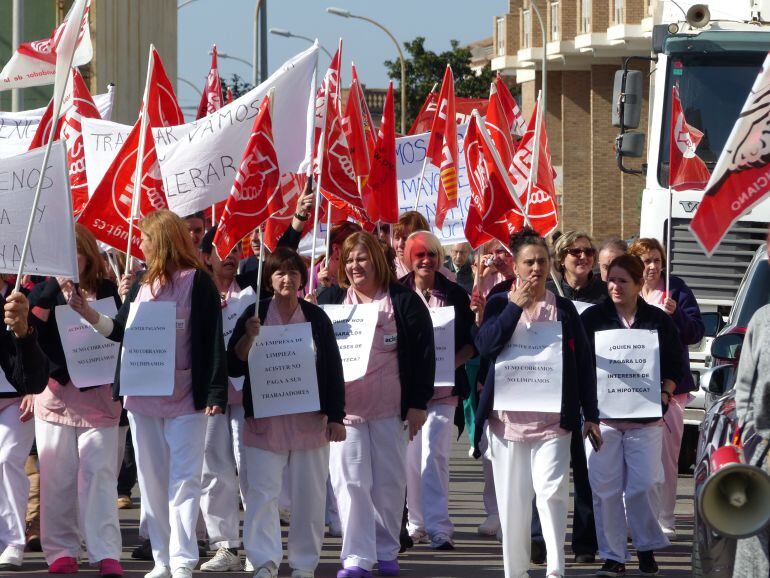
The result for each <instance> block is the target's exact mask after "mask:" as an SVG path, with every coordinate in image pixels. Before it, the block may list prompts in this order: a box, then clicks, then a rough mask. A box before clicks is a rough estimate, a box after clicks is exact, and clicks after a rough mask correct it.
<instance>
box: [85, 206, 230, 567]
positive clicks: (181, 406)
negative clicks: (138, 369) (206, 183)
mask: <svg viewBox="0 0 770 578" xmlns="http://www.w3.org/2000/svg"><path fill="white" fill-rule="evenodd" d="M139 229H140V231H141V233H142V241H141V245H140V247H141V250H142V252H143V253H144V256H145V259H146V261H147V271H146V272H145V273H144V274H143V275H140V276H137V280H136V281H135V282H134V284H133V285H132V287H131V290H130V291H129V293H128V295H127V297H126V300H125V302H124V303H123V306H122V307H121V308H120V310H119V311H118V314H117V316H116V317H114V318H110V317H107V316H105V315H101V314H99V313H97V312H96V311H94V310H93V309H92V308H91V307H90V306H89V305H88V302H87V301H86V300H85V298H83V296H82V295H80V294H74V295H73V296H72V298H71V299H70V305H71V306H72V308H73V309H74V310H75V311H77V312H78V313H80V314H81V315H82V316H83V317H84V318H85V319H86V320H87V321H88V322H89V323H91V324H92V325H93V326H94V327H95V328H96V329H97V331H99V332H100V333H101V334H102V335H104V336H106V337H108V338H109V339H111V340H113V341H122V340H123V336H124V334H125V332H126V330H127V323H128V318H129V311H130V310H131V305H132V304H134V305H135V306H138V307H139V308H140V307H141V304H143V303H148V302H158V303H163V302H166V303H171V304H173V308H174V310H175V313H176V324H175V327H174V328H172V329H171V330H172V331H174V333H175V336H176V338H175V344H174V348H173V351H174V358H175V361H174V380H173V381H174V382H173V384H157V386H155V385H154V384H153V386H154V387H157V388H161V387H165V388H168V389H171V390H172V393H171V394H170V395H131V394H128V395H126V397H125V401H124V405H125V407H126V409H127V410H128V418H129V422H130V423H131V433H132V436H133V442H134V449H135V451H136V463H137V469H138V474H139V489H140V491H141V494H142V502H143V507H144V509H145V514H146V520H147V529H148V532H149V534H150V541H151V543H152V553H153V558H154V560H155V568H154V569H153V570H152V571H151V572H150V573H149V574H147V575H146V577H147V578H168V577H169V576H172V572H173V578H188V577H189V576H191V575H192V569H193V568H195V565H196V564H197V563H198V544H197V543H196V536H195V525H196V521H197V519H198V510H199V507H200V494H201V472H202V468H203V452H202V451H201V448H202V447H203V444H204V442H205V437H206V416H211V415H217V414H220V413H223V410H224V408H226V407H227V373H226V365H225V347H224V340H223V338H222V314H221V308H220V299H219V292H218V291H217V288H216V286H215V285H214V283H213V281H212V280H211V278H210V277H209V275H208V274H207V273H206V272H205V271H203V270H202V268H201V263H200V261H199V259H198V256H197V250H196V248H195V247H193V244H192V241H191V239H190V234H189V233H188V231H187V225H186V224H185V222H184V221H183V220H182V219H181V218H179V217H178V216H176V215H175V214H174V213H172V212H171V211H167V210H160V211H155V212H152V213H150V214H148V215H147V216H146V217H144V218H143V219H142V221H141V222H140V223H139ZM137 309H138V308H137ZM137 309H135V311H136V310H137ZM165 331H169V329H168V328H165ZM124 355H125V353H124ZM121 363H122V359H121V360H119V362H118V372H117V375H116V379H115V383H114V384H113V395H114V396H115V397H117V396H118V394H119V393H120V391H121V383H120V379H119V378H118V377H117V376H119V375H120V364H121ZM140 385H144V384H138V383H126V384H124V388H125V389H128V391H132V390H133V391H136V390H137V389H138V388H139V386H140Z"/></svg>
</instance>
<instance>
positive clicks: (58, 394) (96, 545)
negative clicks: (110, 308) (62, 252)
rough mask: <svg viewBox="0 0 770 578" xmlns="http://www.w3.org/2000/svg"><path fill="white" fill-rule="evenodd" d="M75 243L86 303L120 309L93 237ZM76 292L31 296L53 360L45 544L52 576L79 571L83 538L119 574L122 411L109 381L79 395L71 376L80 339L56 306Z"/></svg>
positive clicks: (39, 403) (40, 400)
mask: <svg viewBox="0 0 770 578" xmlns="http://www.w3.org/2000/svg"><path fill="white" fill-rule="evenodd" d="M75 241H76V247H77V261H78V270H79V271H78V276H79V279H80V284H79V287H80V294H81V295H82V296H83V298H84V299H86V300H88V301H95V300H100V299H107V300H108V302H111V304H112V305H114V307H115V309H117V308H118V307H119V306H120V297H119V296H118V288H117V286H116V285H115V283H113V282H112V281H110V280H109V279H108V278H107V268H106V267H105V264H104V260H103V259H102V257H101V255H100V254H99V248H98V246H97V244H96V240H95V239H94V236H93V235H92V234H91V232H90V231H89V230H88V229H86V228H85V227H84V226H83V225H76V226H75ZM76 291H77V289H76V286H75V284H74V283H73V282H72V280H70V279H64V278H60V277H50V278H49V279H48V281H47V282H45V283H40V284H39V285H37V286H36V287H35V289H34V290H33V291H32V293H31V295H30V302H31V304H32V315H33V317H32V322H33V323H34V324H35V326H36V328H37V330H38V335H39V340H40V345H41V347H42V348H43V351H44V352H45V353H46V355H47V356H48V359H49V360H50V379H49V380H48V387H47V388H46V389H45V390H44V391H43V393H41V394H40V395H37V396H36V397H35V435H36V440H37V453H38V459H39V462H40V521H41V530H42V531H41V543H42V546H43V552H44V554H45V558H46V562H48V571H49V572H51V573H53V574H69V573H72V572H77V569H78V561H77V558H78V554H79V552H80V547H81V546H80V545H81V541H82V540H83V539H85V544H86V548H87V550H88V557H89V560H90V562H91V564H94V565H96V564H98V565H99V572H100V574H101V575H103V576H107V575H109V576H120V575H122V574H123V570H122V568H121V566H120V563H119V562H118V560H119V559H120V552H121V546H122V544H121V536H120V524H119V521H118V507H117V499H118V493H117V485H116V481H117V476H118V472H117V467H118V445H119V444H118V423H119V421H120V412H121V409H122V408H121V405H120V403H119V402H118V401H115V400H113V398H112V389H111V380H110V381H108V382H105V383H102V384H101V385H98V386H95V387H88V388H85V389H79V387H76V385H75V384H74V383H73V382H72V379H71V378H70V371H74V370H75V369H77V368H72V367H68V365H67V360H66V357H65V350H69V349H72V348H73V347H74V344H73V343H71V340H76V339H78V338H79V335H78V331H75V330H74V329H73V326H72V325H71V324H70V325H63V324H64V323H66V321H65V319H66V318H65V319H60V317H61V316H62V315H63V314H64V313H66V312H67V311H68V308H67V309H64V311H63V312H61V313H60V315H57V310H56V307H57V306H60V305H66V303H67V301H68V300H69V299H70V298H71V297H72V295H73V294H74V293H75V292H76ZM88 331H91V329H90V328H89V329H88ZM60 335H65V336H66V338H62V337H60ZM74 343H78V344H80V346H81V347H82V346H83V345H82V343H81V342H80V341H76V342H74ZM97 351H99V350H97ZM107 379H109V377H108V378H107ZM75 520H77V521H78V522H79V523H76V522H75ZM81 533H82V536H81Z"/></svg>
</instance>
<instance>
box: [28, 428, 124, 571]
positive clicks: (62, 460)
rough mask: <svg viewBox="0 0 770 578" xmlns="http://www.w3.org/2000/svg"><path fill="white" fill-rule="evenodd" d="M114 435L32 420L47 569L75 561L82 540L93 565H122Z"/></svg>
mask: <svg viewBox="0 0 770 578" xmlns="http://www.w3.org/2000/svg"><path fill="white" fill-rule="evenodd" d="M118 429H119V428H118V426H117V425H115V426H111V427H98V428H97V427H93V428H85V427H75V426H70V425H61V424H58V423H52V422H48V421H43V420H41V419H35V437H36V440H37V455H38V460H39V462H40V541H41V543H42V545H43V552H44V554H45V559H46V562H47V563H48V564H51V563H52V562H53V561H54V560H57V559H58V558H61V557H64V556H66V557H71V558H77V557H78V554H79V553H80V543H81V536H82V537H83V538H85V542H86V548H87V550H88V558H89V561H90V563H91V564H96V563H98V562H100V561H101V560H104V559H106V558H111V559H113V560H119V559H120V552H121V548H122V541H121V536H120V522H119V521H118V504H117V500H118V489H117V483H118V471H117V463H118V460H117V453H118ZM75 520H77V523H76V522H75Z"/></svg>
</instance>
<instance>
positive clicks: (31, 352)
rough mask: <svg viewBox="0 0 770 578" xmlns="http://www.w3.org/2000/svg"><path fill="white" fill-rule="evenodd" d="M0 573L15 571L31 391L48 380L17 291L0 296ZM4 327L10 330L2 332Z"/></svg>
mask: <svg viewBox="0 0 770 578" xmlns="http://www.w3.org/2000/svg"><path fill="white" fill-rule="evenodd" d="M0 304H2V306H3V313H4V315H3V325H4V327H2V328H0V449H2V453H0V486H2V487H3V488H4V489H5V491H4V492H2V493H0V512H4V514H3V515H2V516H0V548H2V550H0V571H2V572H7V571H9V570H20V569H21V567H22V562H23V560H24V546H25V544H26V539H25V536H24V517H25V514H26V512H27V497H28V495H29V480H28V478H27V474H26V473H25V471H24V464H25V462H26V461H27V456H28V455H29V450H30V448H31V447H32V442H33V441H34V439H35V427H34V425H33V423H34V422H33V421H32V405H33V403H34V401H33V398H32V395H31V394H35V393H40V392H41V391H43V388H44V387H45V386H46V383H48V360H47V359H46V356H45V354H44V353H43V351H42V350H41V349H40V347H39V345H38V342H37V334H36V333H35V331H34V328H33V327H32V326H30V325H29V324H28V322H27V317H28V314H29V303H28V302H27V298H26V297H25V296H24V295H23V294H22V293H20V292H16V293H13V292H11V293H9V294H8V297H7V298H6V297H0ZM5 327H8V328H9V329H10V330H7V329H6V328H5Z"/></svg>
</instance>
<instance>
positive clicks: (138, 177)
mask: <svg viewBox="0 0 770 578" xmlns="http://www.w3.org/2000/svg"><path fill="white" fill-rule="evenodd" d="M154 51H155V46H154V45H153V44H150V55H149V58H148V59H147V79H146V80H145V83H144V97H143V98H142V111H141V113H140V114H141V115H142V118H141V121H140V123H139V149H138V150H137V152H136V171H135V172H134V191H133V196H132V197H131V216H130V217H129V219H128V247H126V268H125V271H124V275H128V273H129V271H131V261H132V257H131V244H132V243H133V240H134V220H135V219H136V215H137V213H138V212H139V199H140V197H141V196H142V165H143V164H144V143H145V140H146V135H145V133H146V132H147V123H148V119H147V100H148V99H149V97H150V78H151V77H152V69H153V57H152V54H153V52H154Z"/></svg>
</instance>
